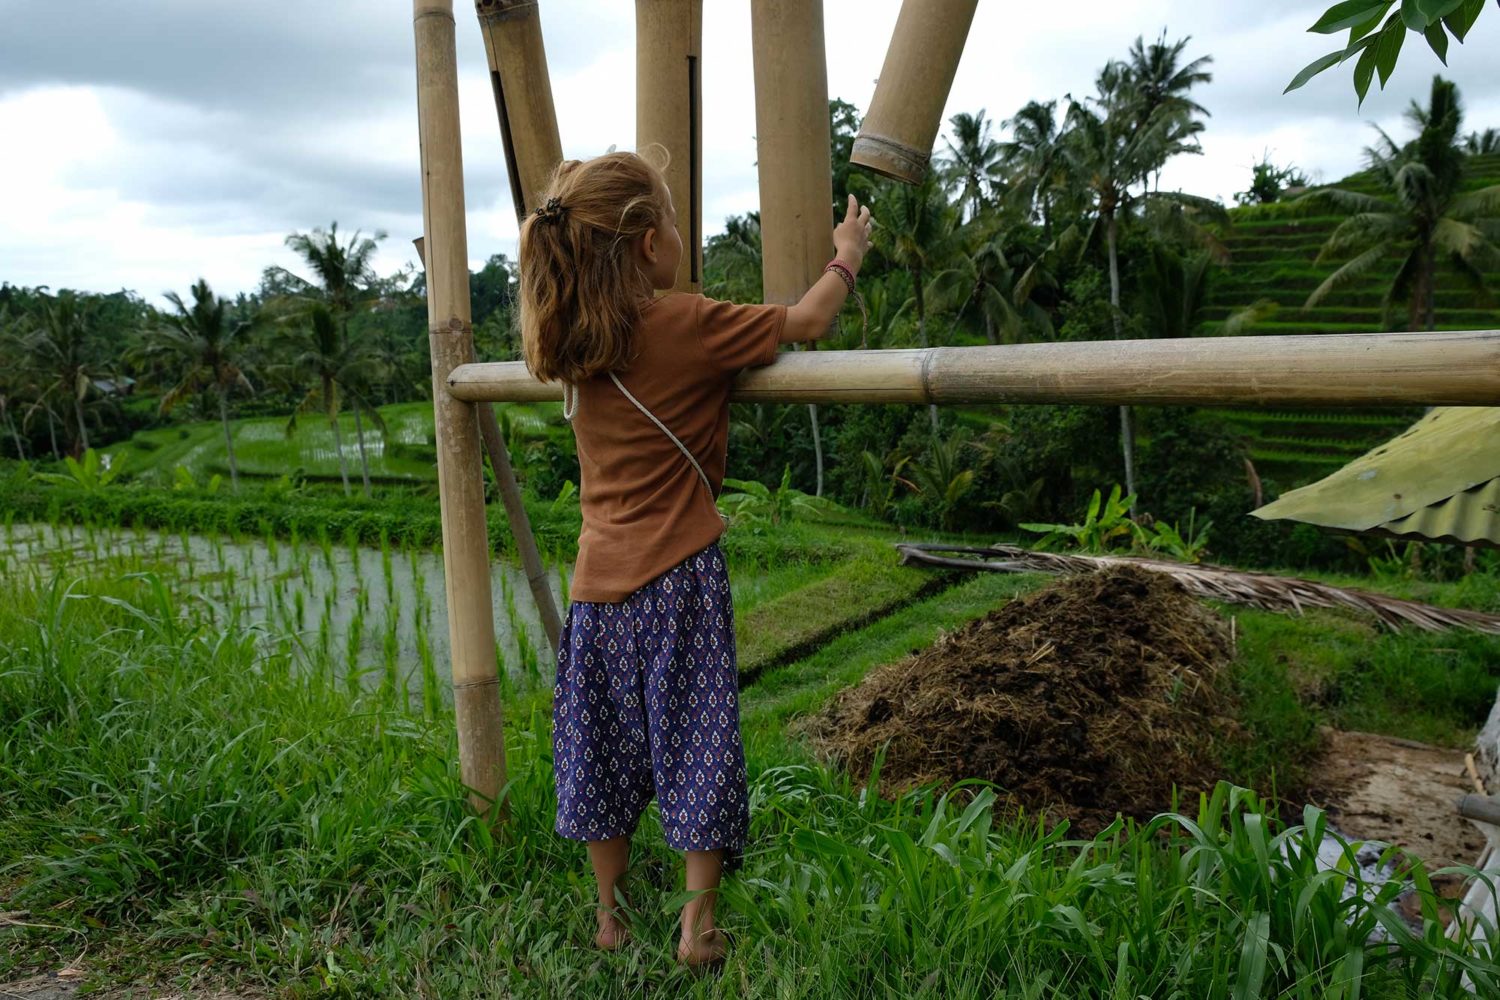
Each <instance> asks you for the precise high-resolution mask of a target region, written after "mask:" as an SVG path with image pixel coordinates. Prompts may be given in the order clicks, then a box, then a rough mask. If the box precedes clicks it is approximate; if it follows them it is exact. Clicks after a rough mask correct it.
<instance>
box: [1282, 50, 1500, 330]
mask: <svg viewBox="0 0 1500 1000" xmlns="http://www.w3.org/2000/svg"><path fill="white" fill-rule="evenodd" d="M1406 120H1407V122H1408V123H1410V124H1411V125H1412V127H1413V128H1415V129H1416V130H1417V136H1416V138H1415V139H1413V140H1412V141H1410V142H1408V143H1407V144H1406V145H1405V146H1398V145H1397V144H1396V143H1395V141H1394V140H1392V139H1391V137H1390V136H1388V135H1386V134H1385V133H1384V132H1381V133H1380V139H1381V141H1380V143H1379V144H1377V145H1376V146H1373V147H1370V148H1369V149H1367V150H1366V151H1365V153H1366V156H1367V158H1368V159H1369V162H1370V169H1371V170H1372V171H1373V172H1374V173H1375V175H1376V178H1377V179H1378V180H1379V181H1380V183H1381V184H1382V186H1384V187H1385V189H1386V192H1387V196H1386V197H1384V198H1380V197H1375V196H1372V195H1367V194H1361V193H1359V192H1355V191H1346V190H1343V189H1340V188H1322V189H1320V190H1317V191H1312V192H1309V193H1308V194H1306V195H1304V196H1302V197H1301V198H1299V199H1298V200H1297V203H1298V204H1303V203H1307V204H1310V205H1319V204H1323V205H1331V206H1333V207H1334V208H1337V209H1339V210H1341V211H1345V212H1350V213H1352V214H1351V215H1350V216H1349V218H1347V219H1345V220H1344V221H1343V223H1341V224H1340V225H1339V227H1338V228H1337V229H1335V230H1334V231H1333V233H1332V234H1331V235H1330V236H1329V237H1328V240H1327V242H1325V243H1324V244H1323V247H1322V249H1321V250H1320V251H1319V252H1318V257H1317V260H1318V261H1319V262H1324V261H1328V260H1331V259H1337V258H1340V257H1344V256H1347V255H1349V254H1351V253H1352V254H1354V256H1353V257H1352V258H1351V259H1350V260H1348V261H1346V262H1345V263H1344V264H1343V265H1342V266H1340V267H1339V268H1338V269H1337V270H1336V271H1334V272H1333V273H1332V274H1330V275H1329V276H1328V277H1327V278H1326V279H1324V281H1323V283H1322V284H1320V285H1319V286H1318V287H1317V288H1316V289H1314V290H1313V293H1312V294H1311V295H1309V296H1308V298H1307V307H1308V308H1311V307H1312V306H1315V305H1317V304H1318V303H1319V302H1321V301H1322V300H1323V299H1324V298H1325V297H1327V296H1328V295H1329V294H1330V293H1332V292H1334V291H1336V290H1337V289H1339V288H1343V287H1344V286H1346V285H1349V284H1350V283H1352V282H1353V281H1355V280H1356V279H1358V278H1360V277H1361V276H1363V275H1366V274H1369V273H1371V272H1373V271H1376V270H1379V269H1382V268H1388V267H1390V265H1391V262H1392V261H1393V260H1394V261H1396V262H1397V263H1396V271H1395V274H1394V275H1392V276H1391V279H1390V284H1389V285H1388V286H1387V287H1386V293H1385V297H1384V306H1385V310H1386V314H1387V322H1389V320H1390V316H1391V313H1392V312H1393V311H1394V309H1395V308H1396V307H1397V306H1398V305H1399V304H1403V303H1404V304H1405V306H1406V309H1407V323H1408V326H1409V328H1410V329H1413V330H1417V329H1424V328H1425V329H1427V330H1433V329H1435V328H1436V325H1437V316H1436V294H1435V293H1436V286H1437V270H1438V264H1439V262H1440V261H1442V262H1444V263H1446V264H1447V266H1448V267H1449V268H1450V269H1451V270H1452V271H1453V273H1455V274H1456V275H1458V277H1460V278H1461V279H1463V280H1464V281H1466V282H1467V283H1469V284H1470V285H1472V286H1473V287H1475V288H1477V289H1479V290H1481V291H1485V290H1487V286H1486V281H1485V273H1486V272H1487V271H1493V270H1496V269H1497V268H1500V248H1497V246H1496V243H1495V234H1496V233H1497V231H1500V230H1497V224H1496V217H1497V216H1500V185H1492V186H1490V187H1487V188H1483V189H1481V190H1478V191H1470V192H1463V191H1461V190H1460V188H1461V185H1462V180H1463V157H1464V152H1463V149H1462V147H1461V146H1460V145H1459V138H1458V134H1459V132H1458V130H1459V126H1460V124H1461V123H1462V121H1463V106H1462V103H1461V102H1460V100H1459V94H1458V88H1457V87H1456V86H1454V85H1453V83H1452V82H1450V81H1447V80H1444V79H1442V78H1441V77H1437V76H1435V77H1433V80H1432V92H1431V95H1430V97H1429V103H1428V106H1427V107H1426V108H1423V107H1421V106H1420V105H1418V104H1417V103H1416V102H1415V101H1413V102H1412V104H1411V106H1410V107H1409V108H1408V109H1407V111H1406Z"/></svg>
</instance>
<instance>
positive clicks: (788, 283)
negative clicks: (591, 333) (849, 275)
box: [750, 0, 833, 496]
mask: <svg viewBox="0 0 1500 1000" xmlns="http://www.w3.org/2000/svg"><path fill="white" fill-rule="evenodd" d="M750 44H751V47H752V49H753V52H754V63H755V147H756V154H755V160H756V168H757V171H758V173H759V179H760V239H761V298H762V300H763V301H765V302H778V303H782V304H784V305H792V304H794V303H796V302H797V301H798V300H799V299H801V298H802V296H803V294H804V293H805V292H806V291H807V290H808V289H809V288H811V287H812V286H813V283H814V282H816V281H817V280H818V279H819V278H820V277H822V275H823V267H824V265H825V264H827V263H828V258H829V257H830V256H832V250H833V236H832V232H833V164H832V154H831V152H830V150H829V145H830V142H829V138H830V137H829V131H830V129H829V121H828V65H827V56H826V55H825V52H824V46H823V5H822V4H821V3H806V2H805V0H752V2H751V4H750ZM816 346H817V345H816V344H815V343H814V344H809V345H808V348H809V349H815V348H816ZM807 414H808V420H809V421H810V424H811V428H812V440H813V455H814V459H815V463H816V468H817V488H816V491H815V492H816V493H817V495H818V496H822V495H823V438H822V434H821V433H820V431H819V428H818V407H817V404H815V403H809V404H808V407H807Z"/></svg>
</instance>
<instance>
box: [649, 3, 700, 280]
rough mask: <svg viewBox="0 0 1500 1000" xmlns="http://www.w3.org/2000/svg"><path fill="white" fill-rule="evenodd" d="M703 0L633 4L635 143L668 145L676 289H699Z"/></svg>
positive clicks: (668, 173)
mask: <svg viewBox="0 0 1500 1000" xmlns="http://www.w3.org/2000/svg"><path fill="white" fill-rule="evenodd" d="M702 52H703V0H636V3H635V141H636V148H637V149H638V150H639V149H644V148H645V147H646V146H648V145H650V144H651V143H653V142H655V143H660V144H661V145H662V146H664V147H666V150H667V153H668V155H669V156H670V157H671V162H670V163H669V164H668V166H667V186H668V187H669V188H670V189H671V191H672V203H673V204H674V205H675V206H676V207H677V232H678V234H679V235H680V236H681V237H682V249H683V256H684V259H683V262H682V267H681V268H679V269H678V271H677V284H676V285H675V286H674V288H675V289H676V290H677V291H679V292H697V291H699V290H701V289H702V287H703V99H702V98H703V88H702V74H701V72H700V68H699V57H700V56H701V54H702Z"/></svg>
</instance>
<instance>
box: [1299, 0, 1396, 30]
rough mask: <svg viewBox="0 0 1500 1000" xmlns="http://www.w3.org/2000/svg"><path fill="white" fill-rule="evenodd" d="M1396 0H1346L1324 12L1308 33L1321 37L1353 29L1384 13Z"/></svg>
mask: <svg viewBox="0 0 1500 1000" xmlns="http://www.w3.org/2000/svg"><path fill="white" fill-rule="evenodd" d="M1392 2H1394V0H1344V2H1343V3H1336V4H1334V5H1333V6H1332V7H1329V8H1328V9H1327V10H1326V11H1324V12H1323V16H1322V17H1320V18H1318V20H1317V23H1316V24H1314V25H1313V26H1312V27H1311V28H1308V29H1307V30H1308V31H1311V32H1316V33H1317V34H1319V35H1331V34H1333V33H1334V32H1335V31H1343V30H1344V29H1345V28H1352V27H1354V26H1355V25H1356V24H1360V23H1362V22H1364V21H1366V20H1368V19H1369V18H1370V17H1371V15H1372V14H1374V13H1375V12H1376V11H1377V10H1379V11H1380V12H1382V13H1384V11H1385V8H1387V7H1389V6H1390V5H1391V4H1392Z"/></svg>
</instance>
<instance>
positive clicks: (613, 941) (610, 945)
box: [594, 910, 630, 951]
mask: <svg viewBox="0 0 1500 1000" xmlns="http://www.w3.org/2000/svg"><path fill="white" fill-rule="evenodd" d="M629 940H630V931H629V929H628V928H626V926H625V924H624V923H623V922H622V921H621V920H620V918H619V917H617V916H615V915H614V914H613V913H609V912H607V911H605V910H600V911H599V933H597V934H595V935H594V947H596V948H601V949H603V950H604V951H619V950H620V949H621V948H623V947H624V946H625V943H626V942H627V941H629Z"/></svg>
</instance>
